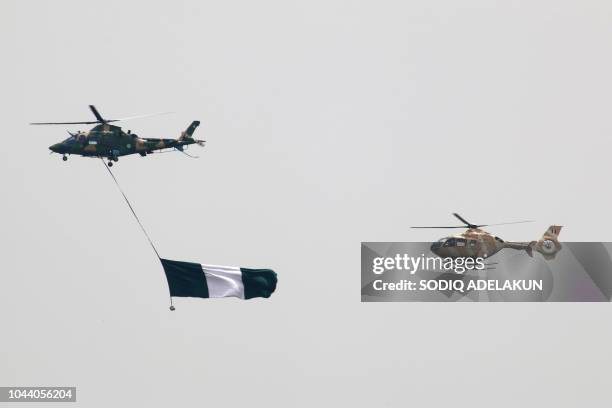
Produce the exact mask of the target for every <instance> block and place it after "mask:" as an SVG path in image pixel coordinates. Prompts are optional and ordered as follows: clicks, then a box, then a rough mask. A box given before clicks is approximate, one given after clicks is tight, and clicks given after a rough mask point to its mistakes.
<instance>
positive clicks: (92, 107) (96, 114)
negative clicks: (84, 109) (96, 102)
mask: <svg viewBox="0 0 612 408" xmlns="http://www.w3.org/2000/svg"><path fill="white" fill-rule="evenodd" d="M89 109H91V111H92V112H93V114H94V116H95V117H96V119H98V122H102V123H104V122H106V121H105V120H104V118H103V117H102V115H100V112H98V110H97V109H96V107H95V106H93V105H89Z"/></svg>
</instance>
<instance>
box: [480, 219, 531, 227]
mask: <svg viewBox="0 0 612 408" xmlns="http://www.w3.org/2000/svg"><path fill="white" fill-rule="evenodd" d="M526 222H534V221H533V220H525V221H513V222H500V223H498V224H483V225H479V227H494V226H496V225H510V224H524V223H526Z"/></svg>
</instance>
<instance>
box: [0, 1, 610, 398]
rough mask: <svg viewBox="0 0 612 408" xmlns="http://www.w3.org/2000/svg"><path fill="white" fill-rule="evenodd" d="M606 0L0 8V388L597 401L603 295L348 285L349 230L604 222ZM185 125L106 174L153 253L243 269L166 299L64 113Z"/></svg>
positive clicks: (589, 237) (352, 263)
mask: <svg viewBox="0 0 612 408" xmlns="http://www.w3.org/2000/svg"><path fill="white" fill-rule="evenodd" d="M611 14H612V4H611V3H610V2H605V1H582V2H576V1H474V0H464V1H461V2H457V1H450V0H449V1H431V0H427V1H425V0H423V1H411V2H406V1H336V0H326V1H303V2H294V1H280V0H279V1H267V0H263V1H258V2H251V1H214V2H211V1H185V2H180V1H173V2H161V1H148V2H145V1H132V2H125V1H104V2H86V1H54V2H31V1H12V0H9V1H3V2H2V3H1V4H0V34H1V35H0V45H1V46H2V52H3V58H2V64H1V66H0V72H1V73H2V75H1V76H0V78H1V79H0V81H1V82H0V84H1V85H2V96H1V97H0V109H1V112H2V113H3V114H2V117H3V123H2V125H3V132H2V133H3V142H2V143H0V154H1V156H0V157H1V160H0V174H1V177H2V186H3V194H2V200H1V201H0V213H1V214H2V234H0V244H1V247H2V254H3V258H4V259H3V267H2V268H1V269H2V272H1V274H0V321H1V322H2V324H3V326H2V330H1V333H2V335H1V336H0V386H2V385H42V386H56V385H67V386H68V385H74V386H77V387H78V400H79V403H78V405H82V406H87V407H106V406H109V405H125V406H127V405H131V406H134V405H146V406H152V407H167V406H170V405H171V404H176V405H180V406H185V405H192V406H194V405H196V404H197V405H202V404H207V405H210V404H216V405H217V406H238V405H242V406H246V405H249V406H266V407H287V406H300V407H302V406H303V407H312V406H317V405H327V406H333V405H345V406H351V407H371V406H390V407H391V406H392V407H403V406H406V405H407V404H415V405H418V406H441V405H443V404H444V405H446V404H448V405H451V404H452V405H453V406H457V405H470V406H471V407H478V406H482V407H489V406H491V405H492V404H494V405H495V406H497V407H516V406H521V405H529V406H536V405H540V406H552V405H554V406H568V407H569V406H576V405H578V404H580V405H583V406H593V405H596V404H599V405H601V404H602V403H603V402H604V401H607V400H608V399H609V387H608V382H609V376H608V373H607V369H608V368H609V366H610V364H612V355H611V354H610V353H609V347H610V342H611V341H612V328H611V327H612V326H610V325H609V324H608V321H609V317H610V305H609V304H419V303H395V304H392V303H389V304H367V303H364V304H362V303H360V242H361V241H429V240H435V239H437V238H439V235H440V231H436V230H416V231H415V230H410V229H409V228H408V227H409V226H410V225H420V224H421V225H423V224H424V225H427V224H441V225H444V224H448V223H454V222H455V220H454V219H453V218H452V216H451V214H450V213H451V212H454V211H457V212H459V213H461V214H462V215H463V216H464V217H465V218H467V219H468V220H469V221H470V222H474V223H497V222H505V221H514V220H522V219H533V220H535V221H536V222H534V223H531V224H518V225H509V226H503V227H501V226H500V227H494V228H491V232H493V233H495V234H498V235H500V236H501V237H502V238H504V239H509V240H531V239H536V238H538V237H539V236H541V234H542V233H543V232H544V231H545V229H546V228H547V227H548V226H549V225H551V224H561V225H564V226H565V227H564V229H563V232H562V233H561V237H560V238H561V240H562V241H609V240H610V238H611V235H612V232H611V231H612V217H610V214H609V212H610V203H611V202H612V196H611V195H610V186H609V180H608V175H609V174H610V172H611V171H612V162H611V161H610V149H611V147H612V139H611V137H610V135H611V134H612V120H611V119H610V112H611V111H612V99H611V98H610V95H611V94H612V76H611V75H610V72H612V55H611V49H610V42H611V40H612V25H611V24H610V19H611V17H612V15H611ZM88 104H95V105H96V106H97V107H98V109H99V110H100V112H101V113H102V115H104V116H105V117H109V118H113V117H122V116H130V115H137V114H141V113H150V112H159V111H175V112H176V113H175V114H173V115H168V116H161V117H157V118H150V119H142V120H134V121H132V122H126V123H125V124H123V125H122V126H124V128H125V129H131V130H132V131H133V132H135V133H137V134H138V135H140V136H143V137H178V136H179V134H180V132H181V131H182V130H184V129H185V128H186V127H187V126H188V124H189V123H190V122H191V121H192V120H201V121H202V125H201V126H200V127H199V128H198V129H197V131H196V134H195V136H197V137H198V138H203V139H206V140H207V141H208V142H207V145H206V147H205V148H204V149H201V148H198V147H193V148H192V149H191V150H190V152H191V153H192V154H197V155H200V156H201V157H200V159H198V160H194V159H189V158H187V157H185V156H184V155H181V154H179V153H176V154H175V153H172V154H165V155H158V156H151V157H147V158H142V157H140V156H133V157H122V158H121V159H120V160H119V163H117V165H116V166H115V167H113V170H114V171H115V174H116V176H117V177H118V179H119V181H120V182H121V183H122V185H123V187H124V189H125V191H126V193H127V194H128V196H129V197H130V199H131V200H132V202H133V204H134V206H135V208H136V210H137V212H138V214H139V216H140V217H141V219H142V221H143V223H144V224H145V226H146V227H147V228H148V230H149V233H150V235H151V236H152V238H153V240H154V241H155V242H156V244H157V246H158V249H159V250H160V252H161V254H162V256H164V257H167V258H170V259H177V260H184V261H194V262H202V263H212V264H221V265H237V266H245V267H270V268H273V269H274V270H276V271H277V273H278V276H279V285H278V289H277V292H276V293H275V294H274V295H273V297H272V298H270V299H267V300H266V299H255V300H251V301H248V302H245V301H240V300H237V299H217V300H204V299H194V300H189V299H178V300H177V301H176V306H177V310H176V311H175V312H173V313H172V312H170V311H168V288H167V284H166V281H165V277H164V275H163V271H162V268H161V265H160V264H159V262H158V261H157V259H156V257H155V255H154V254H153V252H152V251H151V248H150V247H149V246H148V244H147V242H146V240H145V239H144V237H143V236H142V233H141V231H140V230H139V228H138V226H137V224H136V223H135V221H134V220H133V218H132V217H131V214H130V213H129V211H128V209H127V208H126V206H125V203H124V202H123V201H122V199H121V197H120V195H119V193H118V191H117V190H116V187H115V186H114V184H113V182H112V180H111V179H110V178H109V176H108V174H106V171H105V170H104V168H103V165H102V163H100V161H99V160H94V159H86V158H80V157H70V159H69V160H68V161H67V162H62V160H61V157H60V156H59V155H49V150H48V146H50V145H51V144H53V143H56V142H57V141H59V140H62V139H64V138H65V137H66V136H67V134H66V130H71V131H74V130H79V129H81V130H86V129H87V127H86V126H74V127H71V126H68V127H65V126H56V127H32V126H28V123H29V122H32V121H79V120H91V119H93V116H92V115H91V113H90V112H89V110H88V108H87V105H88Z"/></svg>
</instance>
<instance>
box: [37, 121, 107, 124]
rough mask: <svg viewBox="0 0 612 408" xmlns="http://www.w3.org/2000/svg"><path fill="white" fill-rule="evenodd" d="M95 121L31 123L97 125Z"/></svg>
mask: <svg viewBox="0 0 612 408" xmlns="http://www.w3.org/2000/svg"><path fill="white" fill-rule="evenodd" d="M96 123H100V122H98V121H95V122H32V123H30V125H95V124H96Z"/></svg>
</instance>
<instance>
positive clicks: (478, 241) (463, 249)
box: [411, 213, 562, 260]
mask: <svg viewBox="0 0 612 408" xmlns="http://www.w3.org/2000/svg"><path fill="white" fill-rule="evenodd" d="M453 215H454V216H455V217H457V218H458V219H459V221H461V222H463V223H464V225H459V226H450V227H411V228H442V229H444V228H467V230H466V231H465V232H463V233H461V234H458V235H453V236H450V237H445V238H442V239H440V240H438V241H437V242H434V243H433V244H432V245H431V252H433V253H434V254H436V255H438V256H439V257H441V258H487V257H490V256H492V255H494V254H496V253H497V252H499V251H501V250H502V249H504V248H510V249H516V250H523V251H525V252H527V254H529V256H531V257H533V250H534V249H535V250H536V251H537V252H539V253H540V254H542V256H543V257H544V259H546V260H550V259H553V258H554V257H555V255H557V252H559V251H560V250H561V243H560V242H559V241H558V239H557V238H558V237H559V233H560V232H561V228H562V227H561V226H559V225H551V226H550V227H548V229H547V230H546V232H545V233H544V235H542V238H540V240H538V241H530V242H509V241H504V240H503V239H501V238H499V237H496V236H495V235H492V234H489V233H488V232H486V231H484V230H482V229H480V228H481V227H488V226H493V225H507V224H520V223H524V222H531V221H516V222H505V223H501V224H483V225H476V224H472V223H470V222H467V221H466V220H465V219H464V218H463V217H461V216H460V215H459V214H457V213H453Z"/></svg>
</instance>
